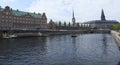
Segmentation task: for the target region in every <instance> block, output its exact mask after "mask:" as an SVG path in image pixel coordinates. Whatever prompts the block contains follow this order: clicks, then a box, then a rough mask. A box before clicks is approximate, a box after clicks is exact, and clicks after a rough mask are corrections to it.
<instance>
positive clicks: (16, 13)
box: [0, 7, 42, 18]
mask: <svg viewBox="0 0 120 65" xmlns="http://www.w3.org/2000/svg"><path fill="white" fill-rule="evenodd" d="M3 10H4V8H1V7H0V11H3ZM11 13H12V14H13V15H15V16H24V15H28V14H29V15H30V16H32V17H34V18H42V15H41V14H40V13H31V12H24V11H19V10H12V9H11Z"/></svg>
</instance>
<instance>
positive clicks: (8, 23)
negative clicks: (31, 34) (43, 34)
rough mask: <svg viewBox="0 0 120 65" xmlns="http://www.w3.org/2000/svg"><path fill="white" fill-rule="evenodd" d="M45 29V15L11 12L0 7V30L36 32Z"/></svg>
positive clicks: (8, 8)
mask: <svg viewBox="0 0 120 65" xmlns="http://www.w3.org/2000/svg"><path fill="white" fill-rule="evenodd" d="M46 28H47V17H46V14H45V13H43V14H40V13H35V12H34V13H31V12H24V11H19V10H13V9H12V8H10V7H9V6H6V7H5V8H1V6H0V30H36V29H46Z"/></svg>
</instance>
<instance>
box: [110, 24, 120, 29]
mask: <svg viewBox="0 0 120 65" xmlns="http://www.w3.org/2000/svg"><path fill="white" fill-rule="evenodd" d="M112 29H113V30H120V23H118V24H115V25H113V26H112Z"/></svg>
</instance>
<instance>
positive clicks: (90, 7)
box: [27, 0, 120, 22]
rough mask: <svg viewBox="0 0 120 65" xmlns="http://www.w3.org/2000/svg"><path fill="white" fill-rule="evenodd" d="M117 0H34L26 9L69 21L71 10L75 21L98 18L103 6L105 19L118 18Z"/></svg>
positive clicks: (119, 11) (51, 17)
mask: <svg viewBox="0 0 120 65" xmlns="http://www.w3.org/2000/svg"><path fill="white" fill-rule="evenodd" d="M119 2H120V1H119V0H114V1H113V0H34V1H33V2H32V4H31V5H30V6H29V7H28V8H27V10H29V11H32V12H34V11H35V12H46V14H47V17H48V19H54V20H56V21H59V20H62V21H64V20H66V21H71V18H72V10H73V9H74V11H75V16H76V20H77V22H83V21H89V20H93V19H95V20H96V19H100V15H101V9H102V8H103V9H104V11H105V14H106V17H107V19H116V20H120V19H119V18H120V16H119V14H120V9H119Z"/></svg>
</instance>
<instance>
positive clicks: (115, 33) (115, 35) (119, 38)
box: [111, 30, 120, 49]
mask: <svg viewBox="0 0 120 65" xmlns="http://www.w3.org/2000/svg"><path fill="white" fill-rule="evenodd" d="M111 34H112V36H113V38H114V39H115V41H116V43H117V45H118V47H119V49H120V32H118V31H113V30H112V31H111Z"/></svg>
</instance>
